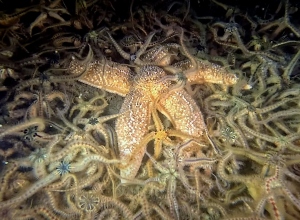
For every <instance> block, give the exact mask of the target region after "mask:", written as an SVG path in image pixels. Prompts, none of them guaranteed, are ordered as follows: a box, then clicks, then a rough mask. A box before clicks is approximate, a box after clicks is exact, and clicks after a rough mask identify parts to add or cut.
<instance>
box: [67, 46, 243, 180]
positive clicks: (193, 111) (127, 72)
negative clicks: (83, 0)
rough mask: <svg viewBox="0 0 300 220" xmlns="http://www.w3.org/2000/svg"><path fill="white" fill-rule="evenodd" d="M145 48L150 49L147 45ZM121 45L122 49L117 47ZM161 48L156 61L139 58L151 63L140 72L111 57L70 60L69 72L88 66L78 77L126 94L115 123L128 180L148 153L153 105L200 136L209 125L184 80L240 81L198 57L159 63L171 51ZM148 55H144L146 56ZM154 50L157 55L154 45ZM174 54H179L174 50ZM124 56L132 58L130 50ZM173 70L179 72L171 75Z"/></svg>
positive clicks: (178, 127)
mask: <svg viewBox="0 0 300 220" xmlns="http://www.w3.org/2000/svg"><path fill="white" fill-rule="evenodd" d="M147 44H149V42H147ZM115 46H118V45H115ZM161 47H163V46H161ZM142 48H143V50H145V47H142ZM120 50H121V49H120V48H119V49H118V51H120ZM150 50H151V49H150ZM157 50H158V51H157V53H156V54H157V55H156V56H157V57H158V60H156V59H155V57H153V56H151V62H150V63H151V64H149V60H139V63H147V64H146V65H141V66H140V68H138V70H137V71H135V73H134V72H133V71H132V70H131V69H130V68H129V67H127V66H125V65H121V64H118V63H114V62H112V61H107V60H106V61H105V62H104V61H103V60H94V61H92V62H90V63H89V64H88V66H87V67H85V63H82V62H81V61H80V60H78V59H73V60H72V61H71V63H70V67H69V71H70V72H71V73H72V74H77V75H78V74H79V73H80V72H82V71H83V70H84V69H85V68H86V72H85V73H84V74H82V76H81V77H80V78H79V81H81V82H83V83H86V84H88V85H91V86H94V87H97V88H101V89H104V90H107V91H109V92H112V93H117V94H119V95H121V96H125V100H124V103H123V104H122V107H121V110H120V113H121V114H120V116H119V117H118V118H117V121H116V128H115V129H116V133H117V139H118V148H119V152H120V159H121V160H122V161H123V164H122V165H121V167H120V175H121V177H122V178H124V179H133V178H134V177H135V176H136V175H137V173H138V170H139V168H140V166H141V163H142V159H143V157H144V155H145V153H146V146H141V142H142V140H143V137H144V136H145V135H146V134H147V133H149V129H148V128H149V126H150V124H151V109H153V108H155V109H157V110H158V111H160V112H161V113H163V114H164V115H165V116H166V117H167V118H168V119H169V120H170V121H171V122H172V124H173V126H174V128H175V129H176V130H179V131H181V132H182V133H185V134H187V135H190V136H193V137H195V139H196V138H199V137H202V136H203V135H204V134H205V132H206V124H205V122H204V119H203V115H202V112H201V111H200V109H199V107H198V105H197V103H196V102H195V100H193V98H192V96H191V95H190V94H189V93H188V92H187V91H186V90H185V85H187V84H189V85H192V84H199V83H207V82H208V83H219V84H222V85H233V84H235V83H236V82H237V80H238V78H237V77H236V76H235V75H234V74H232V73H229V72H227V71H226V70H225V69H224V68H223V67H221V66H219V65H217V64H214V63H210V62H208V61H204V60H198V59H194V58H193V60H191V59H190V60H185V61H180V62H177V63H175V64H173V65H169V63H166V62H165V60H170V61H171V60H172V59H164V62H163V63H164V65H165V66H166V68H162V67H159V65H160V64H161V63H160V61H161V57H162V56H161V54H160V51H161V53H164V55H163V56H164V57H166V56H167V53H166V50H165V48H159V47H157ZM123 52H124V51H123ZM124 53H125V52H124ZM137 53H138V52H137ZM145 54H147V51H145ZM145 54H144V56H143V57H147V56H146V55H145ZM151 54H155V53H153V48H152V50H151ZM173 55H174V53H170V54H169V56H173ZM123 56H125V57H127V58H128V57H129V56H127V55H126V54H125V55H124V54H123ZM138 57H142V56H140V55H139V56H138ZM155 64H156V65H155ZM170 70H171V72H175V74H174V75H170ZM176 72H178V73H176ZM174 80H175V81H176V82H177V83H176V84H175V85H174V83H172V81H174Z"/></svg>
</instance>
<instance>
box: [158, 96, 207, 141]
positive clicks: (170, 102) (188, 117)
mask: <svg viewBox="0 0 300 220" xmlns="http://www.w3.org/2000/svg"><path fill="white" fill-rule="evenodd" d="M158 104H159V106H158V109H159V111H161V112H162V113H163V114H164V115H166V116H167V117H168V118H169V120H170V121H171V122H172V123H173V125H174V126H175V129H176V130H179V131H182V132H183V133H185V134H188V135H191V136H195V137H199V136H201V135H203V134H204V131H205V129H206V125H205V122H204V119H203V116H202V113H201V111H200V109H199V107H198V106H197V104H196V102H195V101H194V100H193V98H192V97H191V96H190V95H189V94H188V93H187V92H186V91H185V90H179V91H170V92H169V93H168V94H167V95H165V96H163V97H162V98H161V100H160V101H159V103H158Z"/></svg>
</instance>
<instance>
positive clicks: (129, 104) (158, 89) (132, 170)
mask: <svg viewBox="0 0 300 220" xmlns="http://www.w3.org/2000/svg"><path fill="white" fill-rule="evenodd" d="M164 76H166V73H165V72H164V71H163V70H162V69H161V68H159V67H156V66H144V67H142V68H141V69H140V72H139V73H138V75H137V76H136V77H135V79H134V84H133V86H132V89H131V90H130V92H129V94H128V95H127V96H126V97H125V100H124V103H123V105H122V107H121V110H120V112H121V113H123V114H122V115H121V116H120V117H118V118H117V122H116V132H117V134H118V145H119V146H118V147H119V152H120V159H121V160H122V161H124V166H123V167H122V168H121V176H122V177H126V178H129V179H131V178H134V177H135V176H136V174H137V172H138V169H139V167H140V165H141V162H142V159H143V157H144V154H145V150H146V146H139V145H140V143H141V141H142V140H143V137H144V136H145V135H146V134H147V133H148V128H149V126H150V122H151V108H152V107H153V104H154V102H155V100H156V99H157V98H158V97H159V96H160V94H162V93H164V92H166V91H167V90H168V87H169V83H168V82H160V79H161V78H162V77H164Z"/></svg>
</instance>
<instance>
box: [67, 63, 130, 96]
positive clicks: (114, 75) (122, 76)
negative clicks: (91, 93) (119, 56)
mask: <svg viewBox="0 0 300 220" xmlns="http://www.w3.org/2000/svg"><path fill="white" fill-rule="evenodd" d="M85 66H86V64H85V63H83V62H80V61H79V60H77V59H74V60H72V61H71V63H70V66H69V71H70V73H72V74H74V75H78V74H80V73H82V72H83V71H84V69H85ZM132 78H133V72H132V71H131V69H130V68H128V67H126V66H123V65H120V64H118V63H115V62H112V61H108V60H106V61H103V60H95V61H93V62H91V63H89V64H88V67H87V70H86V73H84V74H83V76H82V77H80V79H79V81H80V82H83V83H85V84H88V85H91V86H93V87H96V88H99V89H104V90H106V91H108V92H112V93H116V94H118V95H121V96H125V95H126V94H128V93H129V90H130V87H131V82H132Z"/></svg>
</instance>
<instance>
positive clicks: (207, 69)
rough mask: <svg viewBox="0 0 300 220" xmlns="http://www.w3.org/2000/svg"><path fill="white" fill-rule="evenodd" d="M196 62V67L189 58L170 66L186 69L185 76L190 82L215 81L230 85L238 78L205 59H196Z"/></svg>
mask: <svg viewBox="0 0 300 220" xmlns="http://www.w3.org/2000/svg"><path fill="white" fill-rule="evenodd" d="M196 62H197V68H196V69H194V66H193V64H192V62H191V61H189V60H184V61H180V62H177V63H175V64H174V65H172V66H173V67H175V68H176V69H179V70H181V71H185V70H187V71H186V74H185V76H186V78H187V79H188V81H189V82H190V83H191V84H202V83H217V84H222V85H227V86H231V85H234V84H235V83H236V82H237V80H238V78H237V77H236V75H234V74H232V73H229V72H228V71H226V69H225V68H224V67H222V66H220V65H217V64H214V63H210V62H208V61H205V60H196Z"/></svg>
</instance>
